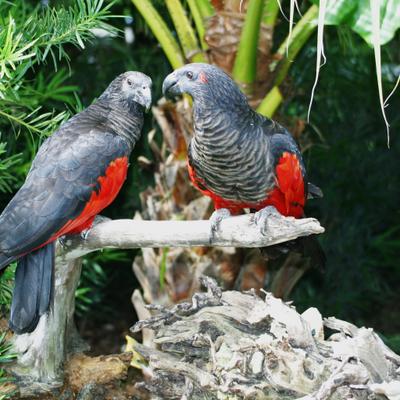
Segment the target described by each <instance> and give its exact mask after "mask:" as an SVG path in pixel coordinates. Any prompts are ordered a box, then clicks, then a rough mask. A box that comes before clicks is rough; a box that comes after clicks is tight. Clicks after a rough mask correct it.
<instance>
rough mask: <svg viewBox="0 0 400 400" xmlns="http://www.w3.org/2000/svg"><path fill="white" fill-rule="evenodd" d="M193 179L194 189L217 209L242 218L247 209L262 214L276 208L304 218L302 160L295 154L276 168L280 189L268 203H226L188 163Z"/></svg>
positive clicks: (267, 199) (286, 155)
mask: <svg viewBox="0 0 400 400" xmlns="http://www.w3.org/2000/svg"><path fill="white" fill-rule="evenodd" d="M188 170H189V176H190V179H191V181H192V182H193V184H194V186H196V188H197V189H199V190H200V191H201V192H202V193H203V194H204V195H206V196H208V197H211V199H212V200H213V202H214V206H215V209H219V208H227V209H229V210H230V212H231V213H232V214H233V215H235V214H240V212H241V211H242V210H243V209H244V208H251V209H255V210H261V209H262V208H264V207H267V206H274V207H275V208H276V209H277V210H278V211H279V212H280V213H281V214H282V215H285V216H292V217H295V218H301V217H302V216H303V208H304V205H305V200H306V199H305V192H304V180H303V174H302V171H301V168H300V162H299V159H298V158H297V157H296V155H295V154H293V153H289V152H284V153H283V154H282V156H281V158H280V159H279V162H278V165H277V166H276V187H275V188H274V189H273V190H272V191H271V192H269V193H268V194H267V197H266V199H265V200H264V201H261V202H258V203H246V202H237V201H233V200H226V199H223V198H222V197H220V196H218V195H216V194H215V193H213V192H212V191H211V190H209V189H207V187H206V186H205V184H204V183H203V182H201V181H200V180H199V178H198V177H197V176H196V173H195V170H194V169H193V168H192V166H191V165H190V164H189V163H188Z"/></svg>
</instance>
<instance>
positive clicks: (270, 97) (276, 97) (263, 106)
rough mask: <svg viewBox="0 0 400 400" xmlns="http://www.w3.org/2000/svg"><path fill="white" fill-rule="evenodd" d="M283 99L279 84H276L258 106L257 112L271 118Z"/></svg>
mask: <svg viewBox="0 0 400 400" xmlns="http://www.w3.org/2000/svg"><path fill="white" fill-rule="evenodd" d="M282 101H283V96H282V93H281V91H280V90H279V87H278V86H274V87H273V88H272V89H271V90H270V91H269V92H268V94H267V95H266V96H265V97H264V99H263V101H262V102H261V103H260V105H259V106H258V107H257V112H259V113H260V114H262V115H265V116H266V117H268V118H271V117H272V116H273V115H274V113H275V111H276V110H277V108H278V107H279V105H280V104H281V103H282Z"/></svg>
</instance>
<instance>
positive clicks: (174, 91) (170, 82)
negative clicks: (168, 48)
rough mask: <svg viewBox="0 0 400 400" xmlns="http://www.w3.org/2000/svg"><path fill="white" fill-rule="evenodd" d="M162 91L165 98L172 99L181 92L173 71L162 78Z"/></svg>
mask: <svg viewBox="0 0 400 400" xmlns="http://www.w3.org/2000/svg"><path fill="white" fill-rule="evenodd" d="M162 92H163V95H164V96H165V97H166V98H167V99H173V98H174V97H176V96H179V95H181V94H182V91H181V88H180V85H179V79H178V77H177V76H176V73H175V72H172V73H171V74H169V75H168V76H167V77H166V78H165V79H164V82H163V86H162Z"/></svg>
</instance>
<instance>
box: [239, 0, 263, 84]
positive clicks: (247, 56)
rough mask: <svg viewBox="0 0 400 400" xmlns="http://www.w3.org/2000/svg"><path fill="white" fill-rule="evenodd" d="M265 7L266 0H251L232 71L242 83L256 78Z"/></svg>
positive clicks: (249, 82) (251, 81)
mask: <svg viewBox="0 0 400 400" xmlns="http://www.w3.org/2000/svg"><path fill="white" fill-rule="evenodd" d="M263 8H264V0H250V1H249V5H248V8H247V15H246V19H245V22H244V25H243V28H242V34H241V36H240V43H239V49H238V52H237V56H236V59H235V64H234V66H233V71H232V76H233V78H234V79H235V81H236V82H238V83H241V84H245V85H251V84H252V83H253V82H254V81H255V79H256V74H257V68H256V67H257V47H258V37H259V33H260V25H261V19H262V13H263ZM248 89H250V90H251V88H248Z"/></svg>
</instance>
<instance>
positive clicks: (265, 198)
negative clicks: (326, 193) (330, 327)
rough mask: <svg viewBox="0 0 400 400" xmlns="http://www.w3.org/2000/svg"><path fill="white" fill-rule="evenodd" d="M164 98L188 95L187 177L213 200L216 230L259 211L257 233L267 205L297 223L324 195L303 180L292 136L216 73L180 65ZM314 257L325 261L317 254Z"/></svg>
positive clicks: (165, 85) (265, 219) (209, 68)
mask: <svg viewBox="0 0 400 400" xmlns="http://www.w3.org/2000/svg"><path fill="white" fill-rule="evenodd" d="M163 93H164V95H165V96H166V97H175V96H178V95H181V94H183V93H187V94H189V95H190V96H191V97H192V98H193V120H194V137H193V138H192V140H191V142H190V145H189V148H188V169H189V176H190V179H191V180H192V182H193V184H194V185H195V186H196V187H197V188H198V189H199V190H200V191H201V192H202V193H203V194H204V195H206V196H209V197H211V199H212V200H213V202H214V206H215V211H214V213H213V215H212V216H211V222H212V229H213V231H214V232H215V230H216V229H218V224H219V222H220V221H221V219H222V218H225V217H227V216H229V215H231V214H238V213H240V212H242V211H243V209H251V210H255V211H257V213H256V221H257V222H258V223H259V225H260V227H261V229H262V230H263V229H264V227H265V226H266V225H267V222H268V217H269V215H270V212H271V210H273V209H271V207H270V206H273V207H275V209H276V210H278V211H279V213H281V214H282V215H285V216H293V217H295V218H301V217H303V216H304V206H305V203H306V199H307V196H310V197H311V196H313V195H314V196H315V197H319V196H320V195H321V191H320V190H319V189H318V188H317V187H316V186H314V185H312V184H310V183H308V182H307V177H306V170H305V167H304V162H303V159H302V156H301V153H300V150H299V148H298V146H297V144H296V142H295V140H294V139H293V137H292V135H291V134H290V133H289V132H288V131H287V130H286V129H285V128H284V127H282V126H281V125H279V124H278V123H276V122H274V121H273V120H271V119H269V118H266V117H264V116H263V115H260V114H258V113H257V112H255V111H254V110H253V109H252V108H251V107H250V106H249V104H248V102H247V99H246V96H245V95H244V94H243V93H242V92H241V91H240V90H239V88H238V86H237V85H236V83H235V82H234V81H233V80H232V79H231V78H230V77H229V76H228V75H227V74H226V73H224V72H223V71H222V70H221V69H219V68H217V67H215V66H212V65H209V64H201V63H195V64H188V65H185V66H184V67H182V68H179V69H177V70H175V71H174V72H172V73H171V74H170V75H168V76H167V77H166V78H165V80H164V83H163ZM311 240H313V239H311ZM315 243H316V241H315ZM308 247H310V246H308ZM318 252H319V249H317V253H318ZM318 256H321V257H322V258H323V257H324V256H323V255H322V253H321V252H319V255H318Z"/></svg>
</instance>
